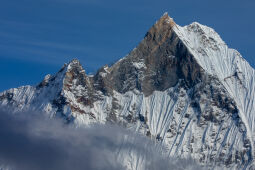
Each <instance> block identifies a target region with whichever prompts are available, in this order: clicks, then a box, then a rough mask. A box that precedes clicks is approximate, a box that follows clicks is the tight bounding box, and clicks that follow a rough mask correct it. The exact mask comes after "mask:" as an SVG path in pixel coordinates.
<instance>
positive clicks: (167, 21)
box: [155, 12, 176, 27]
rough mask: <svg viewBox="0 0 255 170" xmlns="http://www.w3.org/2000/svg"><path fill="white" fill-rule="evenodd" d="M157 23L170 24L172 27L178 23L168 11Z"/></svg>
mask: <svg viewBox="0 0 255 170" xmlns="http://www.w3.org/2000/svg"><path fill="white" fill-rule="evenodd" d="M155 25H161V26H162V25H169V26H170V27H173V26H175V25H176V23H175V22H174V20H173V18H171V17H170V16H169V15H168V13H167V12H165V13H164V14H163V15H162V16H161V17H160V19H159V20H158V21H157V22H156V24H155Z"/></svg>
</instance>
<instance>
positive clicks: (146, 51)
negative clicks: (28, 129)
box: [0, 14, 255, 168]
mask: <svg viewBox="0 0 255 170" xmlns="http://www.w3.org/2000/svg"><path fill="white" fill-rule="evenodd" d="M254 79H255V71H254V69H253V68H251V66H250V65H249V64H248V63H247V62H246V61H245V60H244V59H243V58H242V57H241V55H240V54H239V53H238V52H237V51H235V50H233V49H230V48H228V47H227V45H226V44H225V43H224V42H223V41H222V40H221V38H220V36H219V35H218V34H217V33H216V32H215V31H214V30H213V29H211V28H208V27H206V26H203V25H201V24H199V23H192V24H190V25H188V26H185V27H181V26H178V25H177V24H176V23H175V22H174V21H173V19H172V18H170V17H169V16H168V15H167V14H164V15H163V16H162V17H161V18H160V19H159V21H157V22H156V23H155V25H153V26H152V28H151V29H150V30H149V31H148V32H147V34H146V35H145V37H144V39H143V40H142V41H141V43H140V44H139V45H138V46H137V47H136V48H135V49H134V50H133V51H132V52H131V53H130V54H129V55H127V56H126V57H124V58H123V59H121V60H119V61H118V62H116V63H115V64H113V65H112V66H110V67H108V66H104V67H103V68H101V69H99V70H98V72H97V73H96V74H95V75H93V76H88V75H86V73H85V71H84V69H83V68H82V66H81V64H80V63H79V61H78V60H73V61H71V62H70V63H69V64H66V65H64V67H63V68H62V69H61V70H60V71H59V72H58V73H57V74H56V75H53V76H52V75H51V76H50V75H48V76H46V77H45V79H44V80H43V81H42V82H41V83H40V84H39V85H37V86H36V87H32V86H24V87H20V88H17V89H10V90H7V91H5V92H3V93H1V94H0V104H1V105H3V106H10V107H14V108H15V109H16V110H19V111H20V110H26V109H30V110H31V109H32V110H39V111H41V110H43V111H45V112H46V113H48V114H49V115H50V116H52V117H54V116H60V117H64V118H65V119H66V121H67V122H69V123H75V124H77V125H84V124H90V123H93V122H100V123H107V122H111V123H117V124H120V125H122V126H124V127H126V128H129V129H133V130H135V131H138V132H140V133H141V134H144V135H146V136H148V137H149V138H152V139H155V140H157V141H159V142H162V143H163V144H165V145H166V147H167V152H168V154H169V155H173V156H176V155H177V156H180V157H190V156H191V157H192V158H194V159H195V160H197V161H199V162H200V163H201V164H203V165H210V166H214V165H224V166H225V167H235V168H247V167H251V166H253V165H252V163H253V158H254V154H255V153H254V146H253V145H254V136H255V126H254V121H255V117H254V111H255V101H254V100H255V84H254V81H255V80H254Z"/></svg>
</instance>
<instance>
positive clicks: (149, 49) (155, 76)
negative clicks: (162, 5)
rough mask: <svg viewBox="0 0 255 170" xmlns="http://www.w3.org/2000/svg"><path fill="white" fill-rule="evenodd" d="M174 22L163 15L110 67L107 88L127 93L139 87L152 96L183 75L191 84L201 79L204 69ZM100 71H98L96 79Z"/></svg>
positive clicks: (104, 78) (106, 73)
mask: <svg viewBox="0 0 255 170" xmlns="http://www.w3.org/2000/svg"><path fill="white" fill-rule="evenodd" d="M174 25H175V23H174V22H173V20H172V19H170V18H169V17H168V16H163V17H162V18H161V19H160V20H159V21H158V22H157V23H156V24H155V25H154V26H153V27H152V28H151V29H150V30H149V31H148V33H147V34H146V36H145V38H144V40H143V41H142V42H141V43H140V44H139V45H138V47H137V48H136V49H134V50H133V51H132V52H131V53H130V54H129V55H128V56H126V57H125V58H124V59H122V60H121V61H119V62H117V63H116V64H114V65H113V66H112V67H111V68H108V70H107V71H106V72H105V73H104V74H103V75H104V77H102V79H103V82H104V83H105V86H106V87H107V88H108V89H106V91H109V92H110V93H111V92H112V90H115V91H117V92H119V93H125V92H128V91H131V90H134V89H137V90H139V91H142V92H143V93H144V94H145V95H146V96H149V95H151V94H152V93H153V92H154V91H155V90H158V91H164V90H166V89H168V88H170V87H173V86H175V85H176V84H177V83H178V81H179V80H180V79H184V80H185V82H186V83H187V85H188V86H190V87H191V86H193V85H194V84H195V83H196V82H198V81H199V79H201V74H202V69H201V67H200V66H199V65H198V64H197V63H196V61H195V60H194V57H193V56H192V54H190V53H189V52H188V50H187V48H186V47H185V46H184V45H183V43H182V42H181V40H180V39H179V38H178V36H177V35H176V33H175V32H174V31H173V29H172V27H173V26H174ZM102 70H103V69H101V70H100V71H102ZM100 71H99V72H100ZM103 71H104V70H103ZM101 75H102V74H97V75H96V79H98V76H101ZM99 84H100V83H99Z"/></svg>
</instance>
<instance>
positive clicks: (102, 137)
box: [0, 109, 200, 170]
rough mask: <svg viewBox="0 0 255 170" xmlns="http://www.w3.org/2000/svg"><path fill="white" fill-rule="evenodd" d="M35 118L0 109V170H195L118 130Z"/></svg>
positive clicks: (40, 117) (190, 163) (144, 141)
mask: <svg viewBox="0 0 255 170" xmlns="http://www.w3.org/2000/svg"><path fill="white" fill-rule="evenodd" d="M40 115H42V114H34V113H30V112H27V113H19V114H13V113H10V112H9V111H6V110H4V109H0V169H1V170H2V169H3V170H5V169H13V170H70V169H72V170H84V169H86V170H92V169H93V170H101V169H102V170H103V169H104V170H108V169H109V170H115V169H116V170H121V169H146V170H147V169H148V170H150V169H153V170H154V169H157V170H161V169H162V170H166V169H177V170H178V169H180V170H182V169H196V170H197V169H200V167H199V166H197V165H196V164H195V163H194V162H193V161H190V160H180V159H174V158H168V157H166V156H164V154H163V152H161V150H162V149H163V148H162V147H163V146H160V145H156V144H155V143H154V142H152V141H150V140H149V139H148V138H146V137H141V136H140V135H138V134H135V133H132V132H130V131H128V130H125V129H122V128H120V127H118V126H113V125H92V126H90V127H79V128H77V127H73V126H71V125H67V124H65V123H63V122H62V121H61V120H56V119H54V120H53V119H48V118H45V117H43V116H40ZM163 150H164V149H163Z"/></svg>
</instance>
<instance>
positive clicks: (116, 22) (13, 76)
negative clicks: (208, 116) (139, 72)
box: [0, 0, 255, 91]
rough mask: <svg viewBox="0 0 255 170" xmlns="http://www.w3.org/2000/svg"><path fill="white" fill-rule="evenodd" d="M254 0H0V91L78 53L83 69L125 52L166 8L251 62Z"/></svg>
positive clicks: (92, 68)
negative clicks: (210, 32)
mask: <svg viewBox="0 0 255 170" xmlns="http://www.w3.org/2000/svg"><path fill="white" fill-rule="evenodd" d="M254 9H255V1H254V0H126V1H122V0H107V1H106V0H0V76H1V83H0V91H3V90H5V89H9V88H12V87H18V86H21V85H26V84H32V85H34V84H36V83H38V82H39V81H41V80H42V79H43V77H44V75H45V74H48V73H54V72H56V71H58V70H59V69H60V67H61V66H62V65H63V64H64V63H66V62H68V61H69V60H71V59H72V58H78V59H79V60H80V61H81V63H82V65H83V66H84V68H85V70H86V72H87V73H89V72H94V71H95V70H97V68H99V67H100V66H102V65H104V64H109V63H112V62H114V61H116V60H117V59H119V58H121V57H123V56H125V55H126V54H127V53H129V52H130V51H131V50H132V49H133V48H134V47H135V46H136V45H137V44H138V43H139V41H140V40H142V38H143V37H144V35H145V33H146V31H147V30H148V29H149V28H150V27H151V26H152V25H153V24H154V23H155V21H156V20H157V19H158V18H159V17H160V16H161V15H162V14H163V13H164V12H168V13H169V15H170V16H171V17H172V18H174V20H175V22H176V23H177V24H179V25H187V24H190V23H191V22H193V21H198V22H200V23H201V24H204V25H208V26H210V27H213V28H214V29H215V30H216V31H217V32H218V33H219V34H220V35H221V37H222V38H223V40H224V41H225V42H226V43H227V44H228V45H229V46H230V47H231V48H235V49H237V50H238V51H239V52H240V53H241V54H242V55H243V57H244V58H245V59H247V60H248V61H249V63H250V64H251V65H252V66H253V67H254V66H255V58H254V52H253V51H254V38H255V23H254V20H255V19H254V17H255V12H254V11H255V10H254Z"/></svg>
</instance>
